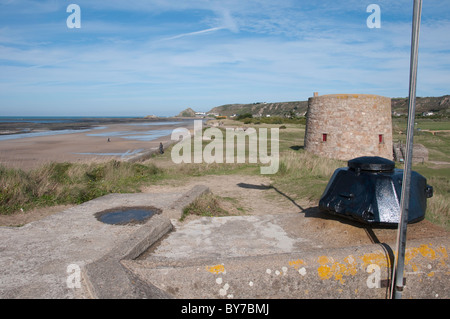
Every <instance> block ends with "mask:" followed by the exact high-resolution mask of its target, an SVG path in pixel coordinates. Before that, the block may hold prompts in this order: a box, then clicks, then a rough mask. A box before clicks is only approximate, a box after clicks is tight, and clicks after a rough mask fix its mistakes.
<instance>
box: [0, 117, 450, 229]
mask: <svg viewBox="0 0 450 319" xmlns="http://www.w3.org/2000/svg"><path fill="white" fill-rule="evenodd" d="M226 124H227V125H233V126H245V127H254V128H256V129H259V128H261V127H263V128H279V151H280V162H279V170H278V172H277V173H276V174H273V175H268V176H269V177H270V179H271V182H272V186H273V187H275V188H276V189H277V190H279V191H280V192H283V193H284V194H286V195H288V196H289V197H290V198H292V199H293V200H300V199H307V200H309V201H311V202H312V203H318V201H319V199H320V196H321V194H322V192H323V190H324V189H325V186H326V185H327V183H328V181H329V179H330V177H331V175H332V174H333V172H334V170H335V169H336V168H338V167H343V166H346V165H347V163H346V162H343V161H339V160H333V159H327V158H321V157H318V156H315V155H312V154H310V153H308V152H306V151H305V150H304V149H303V139H304V133H305V126H304V125H303V124H298V123H297V124H292V123H285V124H283V125H280V124H250V123H247V124H243V123H242V122H231V121H228V120H227V121H226ZM448 127H450V121H449V120H447V121H442V120H440V121H436V120H427V119H418V120H417V125H416V128H420V129H421V130H416V135H415V139H414V141H415V142H416V143H421V144H423V145H425V146H426V147H427V148H428V150H429V161H428V162H425V163H423V164H417V165H414V167H413V169H414V170H415V171H417V172H419V173H420V174H422V175H423V176H425V177H426V178H427V180H428V184H430V185H431V186H433V188H434V196H433V197H432V198H431V199H429V200H428V209H427V214H426V218H427V219H428V220H430V221H431V222H433V223H435V224H439V225H441V226H443V227H445V228H446V229H447V230H449V227H450V226H449V211H450V196H449V195H450V182H449V176H450V132H438V133H437V134H435V135H433V134H432V133H430V132H424V131H423V130H425V129H427V130H437V131H439V130H447V128H448ZM405 128H406V119H394V122H393V129H394V141H397V140H402V139H403V140H404V139H405V138H406V136H405V135H404V134H400V133H399V132H400V131H403V132H404V131H405ZM209 143H210V142H208V141H203V145H204V146H206V145H208V144H209ZM260 166H261V163H257V164H249V163H243V164H237V163H234V164H218V163H212V164H206V163H200V164H184V163H182V164H174V163H173V162H172V160H171V149H170V148H169V149H167V150H166V152H165V154H163V155H157V156H154V157H153V158H151V159H149V160H147V161H145V162H144V163H126V162H119V161H110V162H106V163H92V164H75V163H53V164H50V165H46V166H43V167H41V168H39V169H37V170H34V171H31V172H24V171H22V170H17V169H8V168H5V167H1V166H0V214H14V213H15V212H18V211H20V210H30V209H32V208H35V207H45V206H52V205H61V204H79V203H82V202H85V201H88V200H91V199H93V198H96V197H99V196H103V195H105V194H109V193H132V192H140V190H141V189H142V188H143V187H145V186H147V185H150V184H155V183H160V182H162V181H165V180H178V181H181V182H182V181H183V180H188V179H189V178H191V177H193V176H206V175H222V174H241V175H248V176H249V180H251V178H252V176H255V175H258V174H260ZM398 167H399V168H402V167H401V164H399V166H398ZM219 200H226V199H223V198H219ZM208 203H209V205H206V208H205V206H201V205H197V207H195V209H196V210H197V211H198V212H199V214H204V215H208V214H210V215H214V214H216V213H217V212H216V213H215V212H213V211H209V208H211V207H214V206H217V205H216V204H217V198H208ZM208 207H209V208H208ZM219 213H221V214H222V213H223V214H225V213H224V212H222V211H220V210H219Z"/></svg>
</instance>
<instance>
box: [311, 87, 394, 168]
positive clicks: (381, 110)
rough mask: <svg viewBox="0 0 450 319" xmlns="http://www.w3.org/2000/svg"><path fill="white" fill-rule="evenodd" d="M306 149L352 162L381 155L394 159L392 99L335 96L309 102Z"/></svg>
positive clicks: (325, 96) (361, 95)
mask: <svg viewBox="0 0 450 319" xmlns="http://www.w3.org/2000/svg"><path fill="white" fill-rule="evenodd" d="M306 116H307V119H306V132H305V149H306V150H307V151H309V152H311V153H314V154H316V155H319V156H325V157H329V158H336V159H341V160H345V161H347V160H350V159H352V158H355V157H360V156H381V157H384V158H387V159H390V160H392V158H393V151H392V119H391V99H390V98H387V97H382V96H377V95H368V94H333V95H322V96H319V95H318V94H317V93H314V97H311V98H309V100H308V112H307V115H306Z"/></svg>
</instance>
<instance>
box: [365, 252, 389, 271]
mask: <svg viewBox="0 0 450 319" xmlns="http://www.w3.org/2000/svg"><path fill="white" fill-rule="evenodd" d="M359 258H361V260H362V261H363V263H364V264H363V267H364V268H366V267H367V266H369V265H371V264H376V265H378V266H380V267H390V262H389V259H388V258H387V257H386V255H385V254H383V253H369V254H364V255H362V256H360V257H359Z"/></svg>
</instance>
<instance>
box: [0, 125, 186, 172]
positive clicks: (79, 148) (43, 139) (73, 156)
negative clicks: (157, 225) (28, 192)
mask: <svg viewBox="0 0 450 319" xmlns="http://www.w3.org/2000/svg"><path fill="white" fill-rule="evenodd" d="M192 125H193V121H192V120H191V121H165V122H164V121H162V122H160V121H155V120H151V121H142V120H139V121H136V120H132V119H130V120H129V121H128V120H122V121H119V120H112V121H111V120H104V121H101V120H100V121H98V120H97V121H91V122H89V121H85V122H80V123H58V124H50V125H49V124H47V125H44V124H42V125H36V124H29V123H28V124H24V123H20V124H19V123H15V124H6V125H4V126H6V128H5V127H2V128H3V132H5V131H6V130H7V129H8V126H9V127H10V130H11V131H18V129H19V128H20V127H21V126H22V127H23V126H27V127H28V126H32V129H29V128H28V131H27V133H25V135H21V134H12V135H0V138H3V140H2V139H0V165H4V166H6V167H13V168H20V169H24V170H31V169H34V168H38V167H39V166H42V165H44V164H46V163H49V162H59V163H61V162H79V163H81V162H92V161H106V160H111V159H122V160H123V159H127V158H130V157H131V156H136V155H138V154H141V153H145V152H149V151H152V150H155V151H156V150H158V147H159V143H160V142H162V143H163V145H164V146H165V147H167V146H168V145H169V144H171V143H172V142H173V141H171V133H172V131H173V130H174V129H176V128H183V127H186V128H190V127H191V126H192ZM45 134H49V135H47V136H45ZM33 135H36V136H33ZM40 135H44V136H40ZM5 138H6V139H5ZM8 138H10V139H8ZM108 139H109V141H108Z"/></svg>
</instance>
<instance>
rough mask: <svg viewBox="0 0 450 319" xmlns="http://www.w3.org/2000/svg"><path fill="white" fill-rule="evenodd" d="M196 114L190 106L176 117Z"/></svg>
mask: <svg viewBox="0 0 450 319" xmlns="http://www.w3.org/2000/svg"><path fill="white" fill-rule="evenodd" d="M194 116H195V111H194V110H193V109H191V108H190V107H189V108H187V109H185V110H184V111H181V112H180V114H178V115H177V116H176V117H194Z"/></svg>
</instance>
